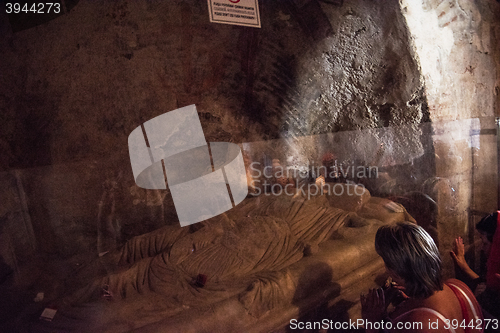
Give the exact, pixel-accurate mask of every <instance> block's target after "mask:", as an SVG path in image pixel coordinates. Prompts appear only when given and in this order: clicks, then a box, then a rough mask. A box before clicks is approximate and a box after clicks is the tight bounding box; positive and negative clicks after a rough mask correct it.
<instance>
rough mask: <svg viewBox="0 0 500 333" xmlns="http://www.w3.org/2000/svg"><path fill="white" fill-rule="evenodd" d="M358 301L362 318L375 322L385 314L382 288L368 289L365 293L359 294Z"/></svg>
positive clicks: (385, 308)
mask: <svg viewBox="0 0 500 333" xmlns="http://www.w3.org/2000/svg"><path fill="white" fill-rule="evenodd" d="M360 301H361V314H362V316H363V319H365V320H367V321H370V322H377V321H381V320H382V319H383V318H385V317H386V316H387V307H386V302H385V294H384V289H382V288H378V289H370V291H369V292H368V294H367V295H364V294H361V296H360Z"/></svg>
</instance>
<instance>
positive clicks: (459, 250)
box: [450, 237, 469, 271]
mask: <svg viewBox="0 0 500 333" xmlns="http://www.w3.org/2000/svg"><path fill="white" fill-rule="evenodd" d="M450 256H451V258H452V259H453V261H454V262H455V264H457V266H458V267H460V269H462V270H463V271H465V269H466V267H469V265H468V264H467V262H466V261H465V246H464V240H463V239H462V237H458V238H455V243H454V244H453V250H451V251H450Z"/></svg>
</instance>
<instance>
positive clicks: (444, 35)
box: [401, 0, 500, 275]
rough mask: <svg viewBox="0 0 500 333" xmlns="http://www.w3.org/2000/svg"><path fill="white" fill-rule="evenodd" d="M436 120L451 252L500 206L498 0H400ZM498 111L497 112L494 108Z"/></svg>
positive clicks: (444, 224) (445, 245)
mask: <svg viewBox="0 0 500 333" xmlns="http://www.w3.org/2000/svg"><path fill="white" fill-rule="evenodd" d="M401 4H402V12H403V15H404V16H405V18H406V21H407V23H408V27H409V30H410V33H411V36H412V44H413V47H414V49H415V53H416V54H417V58H418V59H419V63H420V68H421V71H422V75H423V77H424V82H425V87H426V88H425V91H426V98H427V103H428V107H429V114H430V119H431V121H432V122H433V123H434V125H433V127H434V135H433V145H434V149H435V154H436V158H435V163H436V174H435V175H436V177H437V178H440V179H441V180H442V182H443V183H446V185H444V184H442V185H440V187H439V189H437V190H436V193H435V199H436V200H437V201H438V205H439V208H440V210H439V216H438V231H439V243H440V245H441V251H442V254H443V257H444V258H445V260H446V261H445V263H446V272H447V274H448V275H451V274H452V273H451V270H452V267H451V262H450V260H449V257H448V255H447V252H448V251H449V250H450V249H451V246H452V242H453V240H454V238H455V237H456V236H458V235H461V236H463V237H464V238H465V239H467V242H468V244H470V245H472V247H471V250H474V246H473V245H474V241H475V240H477V238H475V237H474V225H475V223H476V222H477V221H478V220H479V219H480V218H481V217H482V216H484V215H485V214H486V212H492V211H495V210H496V209H497V207H498V206H497V191H498V180H497V143H496V124H495V115H498V110H499V109H498V108H499V105H500V104H499V97H500V95H499V92H498V90H499V78H500V76H499V75H498V74H497V73H498V70H499V69H500V67H499V66H498V64H499V62H498V61H499V59H500V49H499V40H500V34H499V30H498V29H499V17H500V16H499V15H500V5H499V4H498V3H497V2H495V1H475V2H472V1H461V0H453V1H451V0H439V1H432V0H427V1H423V2H415V1H402V2H401ZM495 110H496V111H495Z"/></svg>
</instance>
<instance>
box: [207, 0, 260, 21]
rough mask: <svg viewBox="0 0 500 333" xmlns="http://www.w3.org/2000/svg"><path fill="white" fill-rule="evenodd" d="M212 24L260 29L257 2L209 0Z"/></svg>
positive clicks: (252, 0) (246, 0)
mask: <svg viewBox="0 0 500 333" xmlns="http://www.w3.org/2000/svg"><path fill="white" fill-rule="evenodd" d="M208 11H209V15H210V22H214V23H224V24H233V25H244V26H247V27H255V28H260V15H259V3H258V1H257V0H208Z"/></svg>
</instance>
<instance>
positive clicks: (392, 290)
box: [384, 282, 410, 309]
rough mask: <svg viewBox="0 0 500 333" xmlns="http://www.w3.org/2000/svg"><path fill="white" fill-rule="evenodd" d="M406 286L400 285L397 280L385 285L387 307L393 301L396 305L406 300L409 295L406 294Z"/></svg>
mask: <svg viewBox="0 0 500 333" xmlns="http://www.w3.org/2000/svg"><path fill="white" fill-rule="evenodd" d="M405 291H406V289H405V287H403V286H400V285H398V284H397V283H396V282H390V283H388V284H386V285H385V286H384V294H385V295H384V296H385V307H386V309H387V307H388V306H389V304H391V303H392V305H394V306H398V305H399V304H401V303H402V302H403V301H406V300H407V299H408V298H410V297H408V295H406V294H405Z"/></svg>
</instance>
